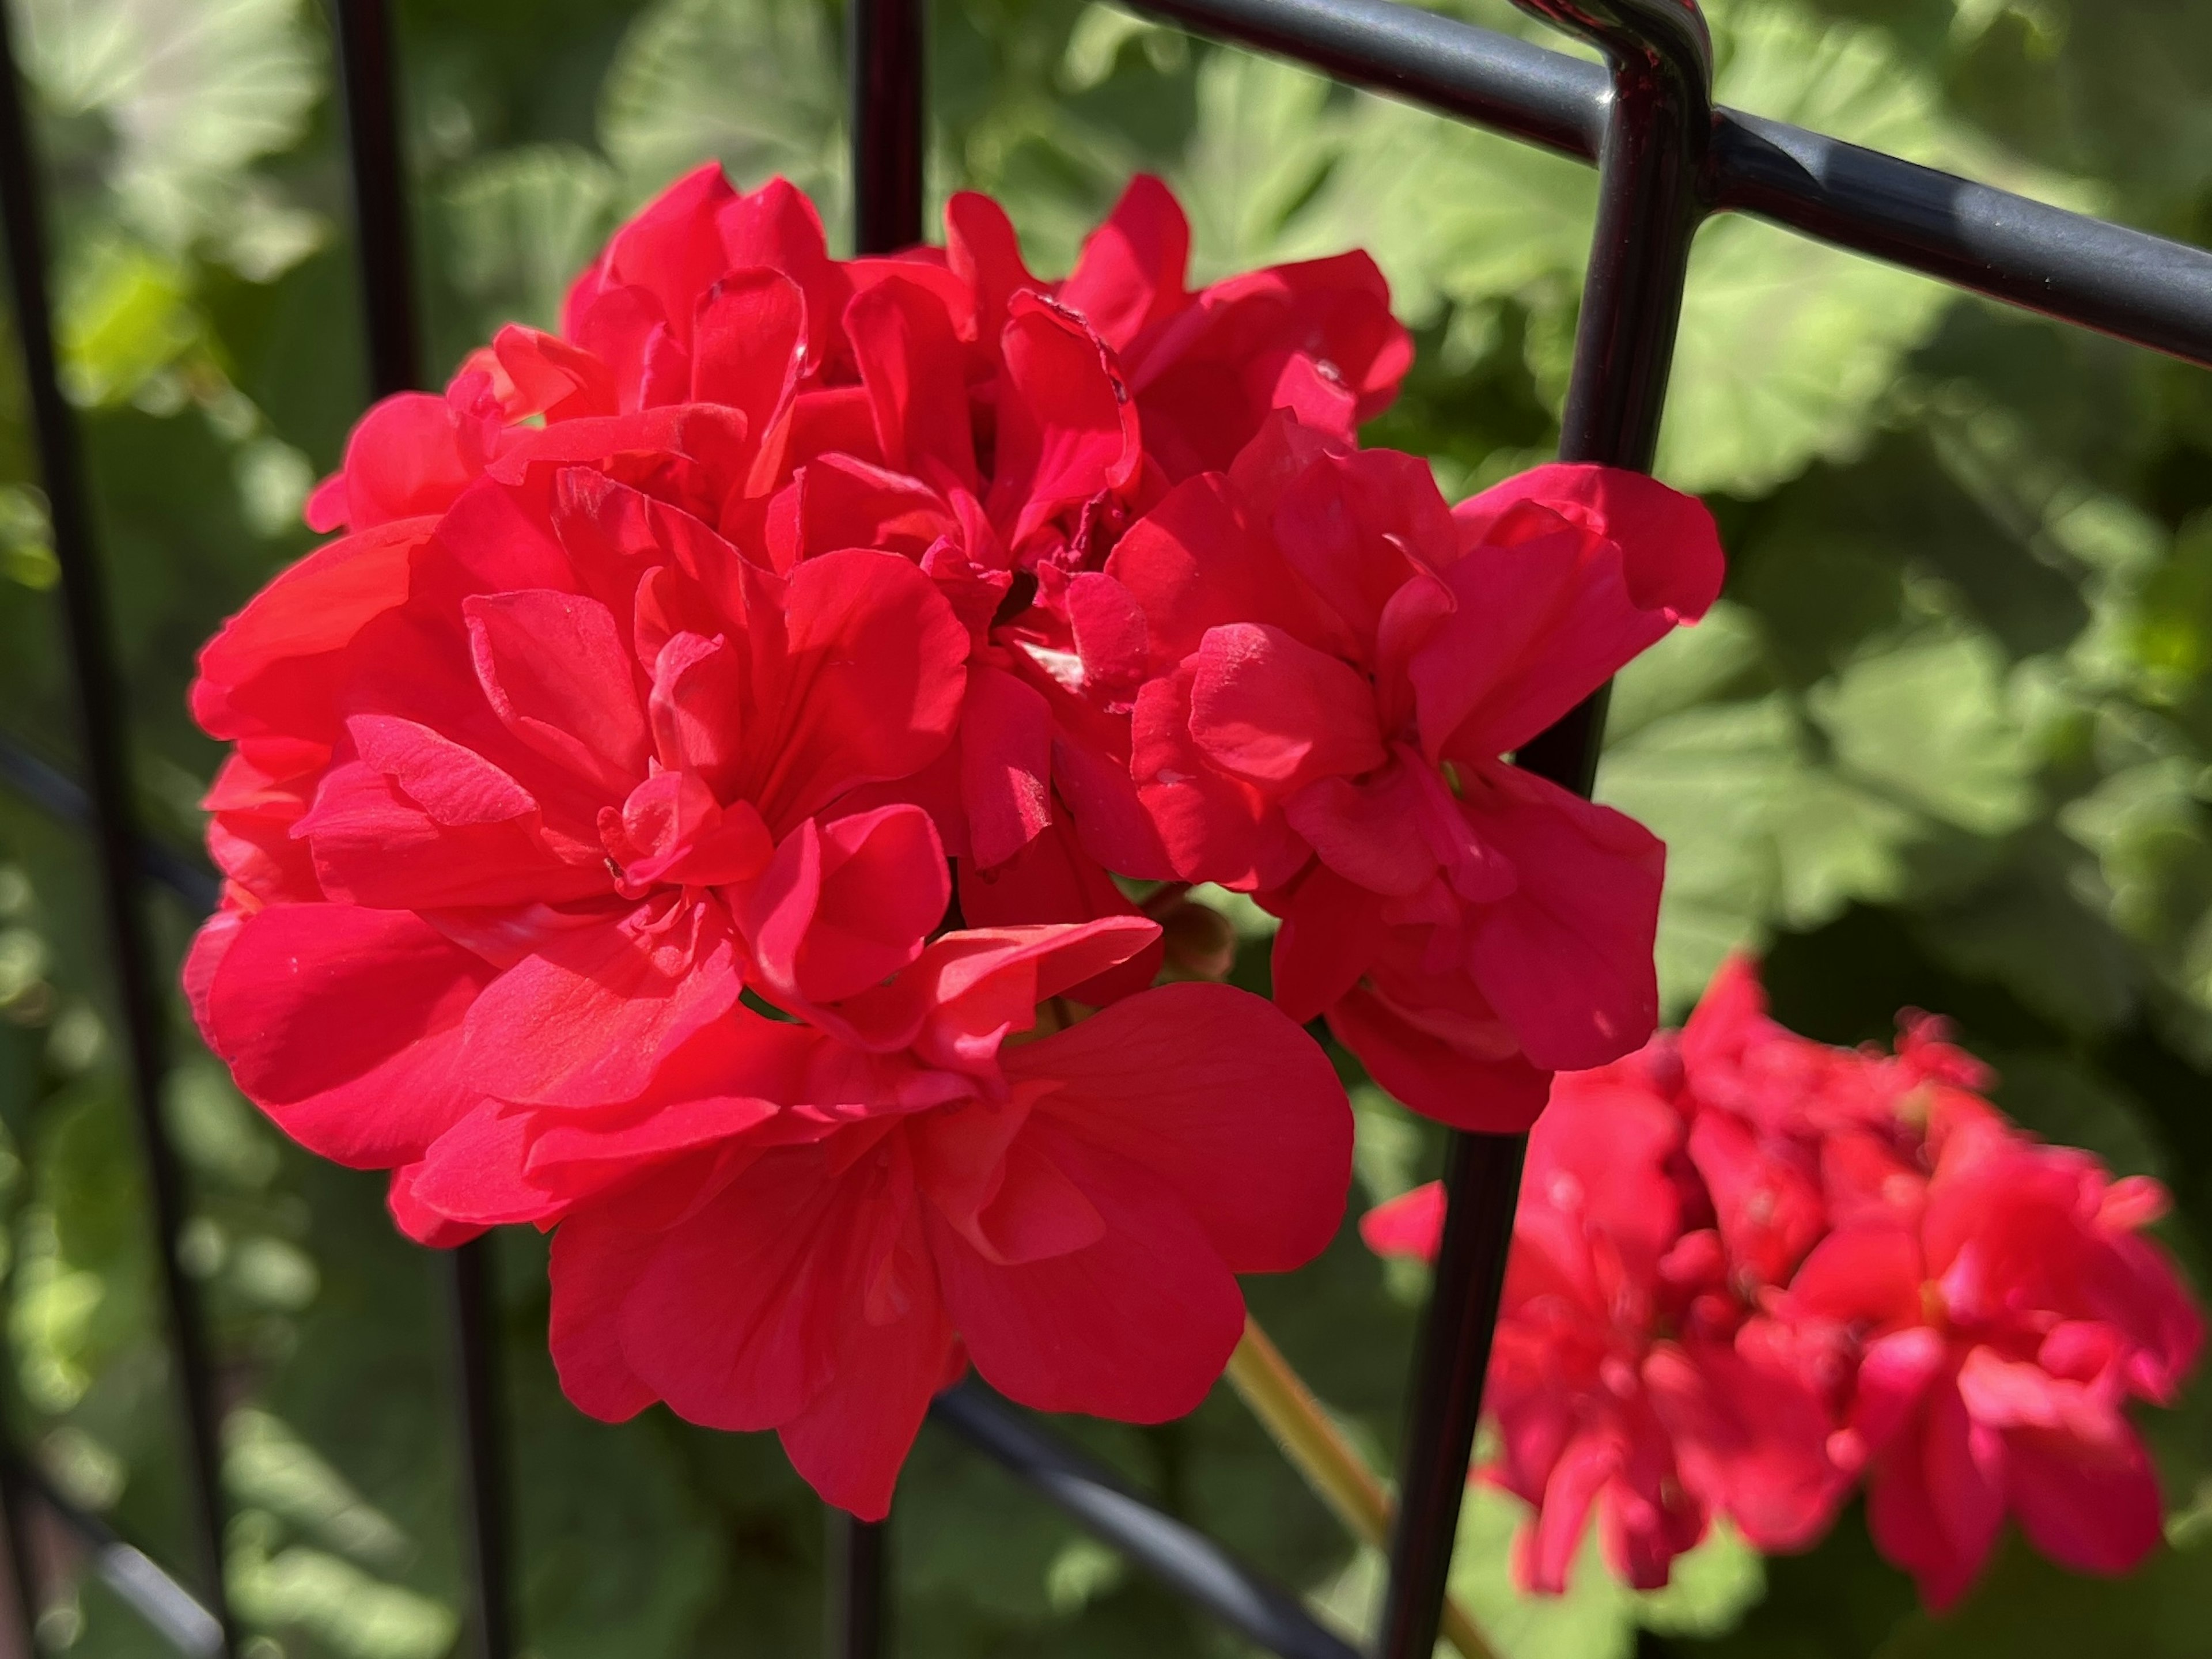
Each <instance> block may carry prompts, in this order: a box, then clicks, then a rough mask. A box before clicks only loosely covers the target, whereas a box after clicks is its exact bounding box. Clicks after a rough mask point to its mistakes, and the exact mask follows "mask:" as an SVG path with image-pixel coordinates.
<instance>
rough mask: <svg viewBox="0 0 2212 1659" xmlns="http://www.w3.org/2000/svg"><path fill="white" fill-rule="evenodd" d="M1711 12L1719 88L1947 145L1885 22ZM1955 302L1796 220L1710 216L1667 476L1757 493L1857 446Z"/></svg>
mask: <svg viewBox="0 0 2212 1659" xmlns="http://www.w3.org/2000/svg"><path fill="white" fill-rule="evenodd" d="M1711 20H1712V22H1713V25H1714V28H1713V33H1714V46H1715V52H1716V55H1717V60H1718V63H1717V74H1716V77H1715V87H1714V92H1715V96H1716V97H1717V99H1718V100H1720V101H1721V102H1723V103H1725V104H1728V105H1730V106H1733V107H1735V108H1738V109H1741V110H1746V111H1748V112H1751V113H1753V114H1754V115H1763V116H1767V117H1770V118H1773V119H1775V120H1780V121H1789V122H1792V123H1794V124H1796V125H1801V126H1809V127H1811V128H1812V129H1814V131H1820V132H1826V133H1830V134H1832V135H1833V136H1835V137H1839V138H1845V139H1849V140H1850V141H1851V142H1852V143H1860V144H1864V145H1867V146H1868V147H1869V148H1873V149H1886V150H1887V151H1889V152H1891V153H1892V154H1893V155H1905V156H1906V157H1907V158H1908V159H1911V160H1917V161H1936V160H1938V159H1940V157H1941V155H1942V144H1941V142H1940V137H1939V131H1938V121H1937V110H1938V97H1937V91H1936V86H1935V84H1934V82H1932V81H1931V80H1930V79H1929V77H1928V76H1926V75H1925V74H1924V73H1923V72H1922V71H1920V70H1918V69H1917V68H1916V67H1915V66H1913V65H1911V64H1908V63H1906V62H1905V61H1904V60H1903V59H1902V58H1900V57H1899V53H1898V52H1897V51H1896V49H1895V47H1894V46H1892V45H1891V43H1890V40H1889V37H1887V35H1885V34H1884V33H1881V32H1880V31H1878V30H1875V29H1871V28H1867V27H1857V26H1853V25H1849V24H1843V23H1838V22H1835V21H1831V20H1828V19H1826V18H1823V17H1820V16H1818V15H1814V13H1812V12H1809V11H1807V10H1803V9H1799V8H1797V7H1796V6H1790V5H1774V4H1762V5H1755V6H1754V5H1750V4H1747V3H1741V0H1739V3H1735V4H1731V5H1726V6H1723V7H1718V8H1714V9H1711ZM1949 301H1950V295H1949V294H1948V291H1947V290H1946V289H1943V288H1942V287H1941V286H1940V285H1939V284H1937V283H1932V282H1929V281H1928V280H1927V279H1925V278H1923V277H1919V276H1912V275H1911V274H1909V273H1906V272H1903V271H1899V270H1896V269H1894V268H1893V267H1891V266H1887V265H1881V264H1875V263H1874V262H1873V261H1871V260H1868V259H1863V258H1858V257H1857V256H1856V255H1852V254H1848V253H1843V252H1838V251H1837V250H1835V249H1832V248H1828V247H1825V246H1821V245H1820V243H1817V242H1814V241H1812V240H1808V239H1807V238H1805V237H1802V236H1799V235H1796V234H1794V233H1790V232H1785V231H1781V230H1778V229H1774V228H1769V227H1767V226H1765V225H1761V224H1758V223H1755V222H1752V221H1749V220H1747V219H1741V218H1733V217H1729V218H1722V219H1717V220H1715V221H1713V222H1711V224H1709V225H1708V226H1707V227H1706V228H1705V230H1704V231H1703V232H1702V233H1701V234H1699V238H1698V241H1697V246H1696V247H1695V248H1694V250H1693V251H1692V257H1691V260H1690V281H1689V287H1688V289H1687V290H1686V294H1685V296H1684V300H1683V305H1682V322H1681V332H1680V337H1679V339H1678V342H1677V344H1676V348H1675V357H1674V370H1673V374H1672V376H1671V378H1670V381H1669V392H1668V404H1667V415H1666V421H1665V424H1664V426H1663V427H1662V430H1661V434H1660V447H1659V464H1658V471H1659V472H1660V474H1661V476H1662V477H1665V478H1666V479H1668V482H1670V483H1674V484H1676V485H1678V486H1680V488H1682V489H1690V490H1713V489H1722V490H1729V491H1731V492H1733V493H1735V494H1738V495H1759V494H1763V493H1764V492H1765V491H1766V490H1768V489H1771V488H1772V487H1773V486H1774V485H1775V484H1776V483H1779V482H1780V481H1781V480H1783V479H1784V478H1788V477H1794V476H1795V475H1796V473H1798V472H1799V471H1802V470H1803V468H1804V467H1805V465H1806V464H1807V463H1808V461H1811V460H1813V459H1814V458H1816V457H1825V458H1828V459H1838V458H1841V457H1845V456H1848V455H1850V454H1852V453H1856V451H1857V448H1858V447H1859V446H1860V445H1861V444H1862V443H1863V441H1864V439H1865V436H1866V435H1867V433H1868V431H1869V429H1870V428H1871V427H1872V425H1873V424H1874V422H1875V419H1876V418H1877V413H1878V406H1879V404H1880V403H1881V399H1882V398H1883V397H1884V395H1885V394H1886V393H1887V392H1888V391H1889V389H1890V387H1891V386H1892V385H1893V383H1894V382H1895V380H1896V379H1897V375H1898V373H1899V367H1900V363H1901V361H1902V359H1903V356H1904V355H1905V352H1907V351H1909V350H1910V349H1911V348H1913V347H1914V346H1916V345H1917V344H1919V343H1920V342H1921V341H1923V339H1925V338H1926V337H1928V335H1929V331H1931V330H1932V329H1933V328H1934V326H1935V324H1936V318H1937V317H1938V316H1939V315H1940V314H1941V313H1942V310H1943V308H1944V307H1945V306H1946V305H1948V303H1949Z"/></svg>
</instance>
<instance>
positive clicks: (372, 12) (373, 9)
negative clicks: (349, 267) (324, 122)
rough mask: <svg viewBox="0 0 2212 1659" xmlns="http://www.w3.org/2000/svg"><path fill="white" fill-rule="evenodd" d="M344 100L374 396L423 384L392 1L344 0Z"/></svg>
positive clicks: (340, 21)
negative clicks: (389, 7)
mask: <svg viewBox="0 0 2212 1659" xmlns="http://www.w3.org/2000/svg"><path fill="white" fill-rule="evenodd" d="M336 9H337V20H336V23H337V49H338V83H339V88H340V92H341V94H342V95H341V100H340V101H341V102H342V103H343V105H344V106H345V123H346V164H347V172H348V173H349V177H350V179H351V180H352V186H353V214H354V262H355V265H356V269H357V270H358V271H359V273H360V277H361V296H360V297H361V309H362V323H363V325H364V327H365V329H366V331H367V334H368V380H369V395H370V396H371V397H374V398H386V397H389V396H391V394H392V393H393V392H408V391H412V390H413V389H414V388H416V386H420V385H421V384H422V342H421V336H420V332H419V331H418V330H417V328H416V320H415V317H416V313H415V257H414V242H415V239H414V234H413V231H412V227H411V225H410V222H409V219H408V213H407V164H406V160H405V158H404V155H402V154H401V151H400V146H399V131H400V128H399V92H398V87H399V82H398V74H397V72H396V70H395V66H394V64H393V63H392V21H391V19H390V17H389V16H388V15H386V9H385V4H384V0H337V5H336Z"/></svg>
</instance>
